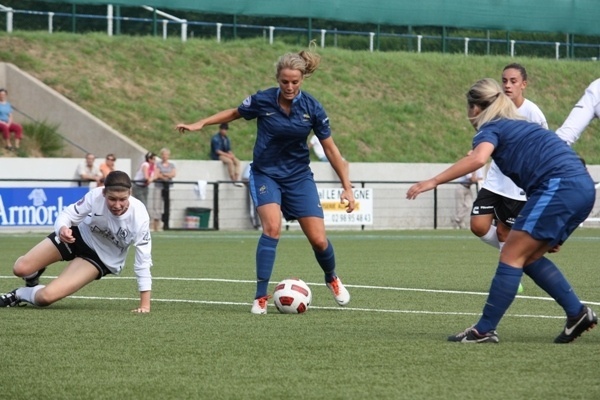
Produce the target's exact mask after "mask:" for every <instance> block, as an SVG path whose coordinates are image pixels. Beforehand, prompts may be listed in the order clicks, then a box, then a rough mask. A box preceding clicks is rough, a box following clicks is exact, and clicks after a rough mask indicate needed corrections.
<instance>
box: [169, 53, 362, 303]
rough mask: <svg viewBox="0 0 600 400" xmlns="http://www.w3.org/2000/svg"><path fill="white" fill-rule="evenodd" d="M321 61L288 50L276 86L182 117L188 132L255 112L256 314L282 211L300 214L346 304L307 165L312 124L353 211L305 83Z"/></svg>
mask: <svg viewBox="0 0 600 400" xmlns="http://www.w3.org/2000/svg"><path fill="white" fill-rule="evenodd" d="M319 62H320V57H319V56H318V55H317V54H315V53H313V52H311V51H301V52H299V53H288V54H285V55H283V56H281V57H280V58H279V60H278V62H277V66H276V75H275V77H276V79H277V83H278V84H279V86H278V87H272V88H269V89H266V90H263V91H259V92H257V93H256V94H254V95H251V96H249V97H248V98H246V99H245V100H244V101H243V102H242V104H241V105H240V106H239V107H237V108H232V109H228V110H224V111H221V112H218V113H216V114H214V115H212V116H210V117H207V118H204V119H201V120H199V121H198V122H196V123H193V124H189V125H188V124H178V125H177V129H178V130H179V131H180V132H185V131H197V130H200V129H202V128H203V127H204V126H207V125H214V124H223V123H228V122H231V121H234V120H236V119H238V118H240V117H243V118H244V119H246V120H250V119H255V118H256V119H257V136H256V143H255V145H254V155H253V162H252V166H251V171H250V179H249V187H250V191H251V194H252V198H253V200H254V204H255V205H256V209H257V212H258V215H259V216H260V220H261V224H262V230H263V231H262V235H261V236H260V239H259V241H258V246H257V249H256V278H257V289H256V295H255V300H254V303H253V305H252V309H251V312H252V313H253V314H266V313H267V302H268V298H269V296H268V284H269V280H270V278H271V274H272V272H273V266H274V264H275V253H276V250H277V245H278V243H279V238H280V236H281V226H282V220H281V215H282V213H283V216H284V217H285V218H286V219H287V220H292V219H295V220H298V222H299V224H300V227H301V228H302V231H303V232H304V234H305V235H306V237H307V239H308V241H309V242H310V244H311V246H312V248H313V251H314V254H315V257H316V259H317V262H318V263H319V265H320V266H321V268H322V269H323V271H324V273H325V282H326V284H327V286H328V287H329V289H330V290H331V291H332V293H333V296H334V298H335V300H336V302H337V303H338V304H339V305H341V306H344V305H346V304H348V302H349V301H350V293H348V290H346V288H345V287H344V285H343V284H342V282H341V280H340V279H339V278H338V277H337V274H336V270H335V267H336V263H335V255H334V251H333V246H332V245H331V243H330V242H329V240H328V239H327V236H326V233H325V223H324V220H323V209H322V208H321V206H320V200H319V195H318V192H317V186H316V184H315V181H314V179H313V174H312V172H311V170H310V166H309V164H310V153H309V149H308V146H307V138H308V135H309V134H310V132H311V130H312V131H314V133H315V134H316V135H317V137H318V138H319V139H320V141H321V144H322V145H323V148H324V150H325V154H326V155H327V158H328V160H329V162H330V163H331V166H332V167H333V169H334V170H335V172H336V174H337V175H338V177H339V179H340V182H341V184H342V187H343V189H344V190H343V192H342V195H341V199H340V200H341V202H342V203H345V204H346V210H347V212H352V210H353V209H354V195H353V193H352V184H351V182H350V179H349V177H348V174H347V169H346V168H345V165H344V160H343V159H342V156H341V155H340V151H339V150H338V148H337V146H336V145H335V143H334V141H333V138H332V137H331V129H330V126H329V118H328V117H327V114H326V113H325V110H324V109H323V107H322V105H321V104H320V103H319V102H318V101H317V100H316V99H315V98H313V97H312V96H311V95H310V94H308V93H306V92H303V91H301V90H300V87H301V86H302V83H303V81H304V79H305V78H307V77H309V76H310V75H311V74H312V73H313V72H314V71H315V70H316V69H317V67H318V65H319Z"/></svg>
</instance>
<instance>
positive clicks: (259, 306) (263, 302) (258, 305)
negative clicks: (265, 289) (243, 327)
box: [250, 296, 271, 315]
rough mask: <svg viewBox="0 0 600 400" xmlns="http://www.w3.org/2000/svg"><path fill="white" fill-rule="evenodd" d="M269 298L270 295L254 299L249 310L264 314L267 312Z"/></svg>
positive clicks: (253, 312)
mask: <svg viewBox="0 0 600 400" xmlns="http://www.w3.org/2000/svg"><path fill="white" fill-rule="evenodd" d="M269 298H271V296H262V297H259V298H258V299H254V303H252V309H251V310H250V312H251V313H252V314H257V315H259V314H266V313H267V305H268V304H269Z"/></svg>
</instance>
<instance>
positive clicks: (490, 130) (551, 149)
mask: <svg viewBox="0 0 600 400" xmlns="http://www.w3.org/2000/svg"><path fill="white" fill-rule="evenodd" d="M483 142H488V143H491V144H493V145H494V151H493V153H492V158H493V159H494V161H495V162H496V164H497V165H498V167H500V170H501V171H502V173H504V175H506V176H508V177H509V178H510V179H512V180H513V182H514V183H516V184H517V186H519V187H522V188H523V189H525V193H526V194H527V195H528V196H529V195H531V193H532V192H533V191H534V190H535V189H536V188H537V187H538V186H539V185H541V184H542V183H544V182H546V181H548V180H549V179H551V178H568V177H573V176H577V175H582V174H587V173H588V172H587V170H586V168H585V166H584V165H583V163H582V162H581V160H580V158H579V156H577V153H575V151H574V150H573V149H571V147H569V146H568V145H567V144H566V143H565V142H564V141H563V140H562V139H560V138H559V137H558V135H556V133H554V132H552V131H550V130H548V129H544V128H542V127H541V126H540V125H539V124H537V123H532V122H527V121H525V120H512V119H498V120H494V121H490V122H488V123H485V124H483V125H482V126H481V127H480V129H479V131H478V132H477V134H476V135H475V137H474V138H473V148H475V147H477V145H479V144H481V143H483Z"/></svg>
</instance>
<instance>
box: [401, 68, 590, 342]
mask: <svg viewBox="0 0 600 400" xmlns="http://www.w3.org/2000/svg"><path fill="white" fill-rule="evenodd" d="M467 103H468V117H469V120H470V121H471V123H472V124H473V127H475V129H476V130H477V134H476V135H475V137H474V138H473V151H472V152H471V153H470V154H469V155H467V156H466V157H464V158H462V159H461V160H459V161H458V162H456V163H455V164H454V165H452V166H451V167H449V168H448V169H446V170H445V171H444V172H442V173H440V174H439V175H437V176H435V177H433V178H431V179H429V180H426V181H422V182H419V183H417V184H415V185H413V186H411V187H410V189H409V190H408V192H407V194H406V197H407V198H408V199H414V198H416V197H417V196H418V195H419V194H420V193H423V192H425V191H427V190H431V189H433V188H435V187H436V186H437V185H439V184H441V183H445V182H448V181H451V180H453V179H456V178H458V177H460V176H462V175H464V174H466V173H468V172H472V171H475V170H477V169H478V168H481V166H483V165H484V164H485V163H486V161H487V160H488V158H489V157H492V158H493V159H494V161H495V162H496V163H497V164H498V167H499V168H500V170H501V171H502V172H503V173H504V174H505V175H506V176H508V177H509V178H511V179H512V180H513V181H514V182H515V183H516V184H517V185H519V186H520V187H522V188H523V189H524V190H525V192H526V193H527V202H526V203H525V206H524V207H523V209H522V210H521V212H520V213H519V216H518V217H517V219H516V221H515V223H514V225H513V228H512V230H511V231H510V233H509V234H508V237H507V240H506V244H505V245H504V247H503V249H502V250H501V252H500V261H499V263H498V268H497V270H496V275H495V276H494V279H493V280H492V284H491V287H490V291H489V295H488V298H487V301H486V303H485V306H484V307H483V314H482V316H481V318H480V319H479V321H478V322H477V323H476V324H475V325H473V326H471V327H469V328H467V329H466V330H465V331H464V332H461V333H458V334H456V335H452V336H450V337H448V340H449V341H452V342H461V343H498V341H499V340H498V334H497V333H496V328H497V326H498V324H499V322H500V319H501V318H502V316H503V315H504V313H505V312H506V310H507V309H508V307H509V306H510V305H511V303H512V301H513V300H514V298H515V296H516V294H517V288H518V286H519V282H520V280H521V277H522V275H523V273H525V274H527V275H528V276H529V277H530V278H531V279H533V281H534V282H535V283H536V284H537V285H538V286H539V287H541V288H542V289H544V290H545V291H546V292H547V293H548V294H549V295H550V296H552V298H554V300H556V302H558V304H560V305H561V306H562V307H563V309H564V310H565V313H566V314H567V322H566V325H565V327H564V329H563V331H562V332H561V333H560V334H559V335H558V336H557V337H556V339H555V340H554V341H555V342H556V343H569V342H571V341H573V340H575V339H576V338H577V337H579V336H580V335H581V334H582V333H583V332H584V331H586V330H588V329H591V328H593V327H594V326H595V325H596V324H597V323H598V317H597V316H596V314H595V313H594V312H593V311H592V310H591V309H590V308H589V307H587V306H585V305H583V304H582V303H581V301H580V300H579V298H578V297H577V295H576V294H575V292H574V291H573V289H572V288H571V286H570V284H569V283H568V282H567V280H566V279H565V277H564V276H563V275H562V273H561V272H560V270H559V269H558V268H557V266H556V265H555V264H554V263H553V262H552V261H550V260H549V259H548V258H546V257H544V254H545V253H546V252H548V251H549V250H551V249H553V248H554V247H555V246H557V245H561V244H562V243H563V242H564V241H565V240H566V239H567V238H568V237H569V235H570V234H571V233H572V232H573V231H574V230H575V228H577V227H578V226H579V224H580V223H582V222H583V221H584V220H585V219H586V217H587V216H588V214H589V213H590V211H591V210H592V207H593V205H594V200H595V197H596V192H595V189H594V182H593V180H592V178H591V177H590V175H589V173H588V172H587V170H586V168H585V166H584V165H583V163H582V162H581V160H580V159H579V157H578V156H577V154H576V153H575V152H574V151H573V150H572V149H571V148H570V147H569V146H567V145H566V144H565V143H564V142H563V141H562V140H561V139H560V138H559V137H558V136H557V135H556V134H555V133H554V132H552V131H549V130H546V129H544V128H542V127H540V126H539V125H538V124H535V123H530V122H527V121H525V120H523V119H522V118H523V117H521V116H520V115H519V113H518V111H517V109H516V107H515V106H514V104H513V102H512V101H511V100H510V99H509V98H508V97H507V96H506V95H505V94H504V93H503V92H502V88H501V87H500V85H498V83H497V82H496V81H494V80H493V79H489V78H488V79H483V80H480V81H478V82H477V83H475V84H474V85H473V86H472V87H471V89H470V90H469V92H468V93H467Z"/></svg>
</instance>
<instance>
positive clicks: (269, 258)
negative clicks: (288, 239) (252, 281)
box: [254, 233, 279, 299]
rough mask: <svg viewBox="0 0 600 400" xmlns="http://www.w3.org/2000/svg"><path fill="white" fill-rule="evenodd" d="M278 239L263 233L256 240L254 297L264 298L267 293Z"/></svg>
mask: <svg viewBox="0 0 600 400" xmlns="http://www.w3.org/2000/svg"><path fill="white" fill-rule="evenodd" d="M278 243H279V239H274V238H272V237H269V236H266V235H265V234H264V233H263V234H262V235H261V236H260V239H258V246H257V247H256V296H255V297H254V298H255V299H258V298H259V297H263V296H266V295H267V294H268V292H269V280H270V279H271V274H272V273H273V266H274V265H275V254H276V250H277V244H278Z"/></svg>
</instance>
